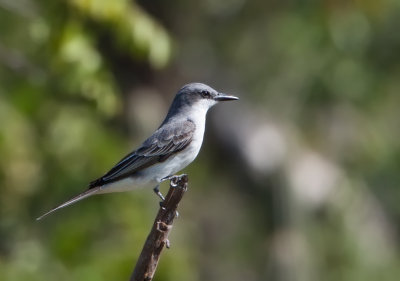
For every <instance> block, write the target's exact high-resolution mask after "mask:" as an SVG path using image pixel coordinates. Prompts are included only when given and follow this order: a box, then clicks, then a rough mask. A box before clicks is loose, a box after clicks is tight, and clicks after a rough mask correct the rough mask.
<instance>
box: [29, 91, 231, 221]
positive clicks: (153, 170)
mask: <svg viewBox="0 0 400 281" xmlns="http://www.w3.org/2000/svg"><path fill="white" fill-rule="evenodd" d="M229 100H238V98H237V97H234V96H229V95H226V94H223V93H219V92H217V91H216V90H214V89H213V88H211V87H209V86H207V85H205V84H202V83H191V84H187V85H185V86H183V87H182V88H181V89H180V90H179V91H178V93H177V94H176V96H175V98H174V100H173V102H172V104H171V106H170V108H169V111H168V114H167V116H166V117H165V119H164V121H163V122H162V123H161V125H160V127H159V128H158V129H157V130H156V131H155V132H154V134H153V135H152V136H151V137H149V138H148V139H147V140H145V141H144V142H143V144H142V145H141V146H140V147H139V148H138V149H136V150H135V151H133V152H131V153H130V154H128V155H126V156H125V157H124V158H123V159H122V160H121V161H119V162H118V163H117V164H116V165H115V166H114V167H113V168H112V169H111V170H110V171H108V172H107V173H106V174H105V175H103V176H102V177H100V178H98V179H96V180H94V181H92V182H90V183H89V188H88V189H87V190H86V191H84V192H82V193H80V194H78V195H77V196H75V197H73V198H71V199H70V200H68V201H66V202H64V203H62V204H61V205H59V206H57V207H55V208H53V209H51V210H50V211H48V212H47V213H45V214H44V215H42V216H40V217H39V218H37V220H40V219H41V218H43V217H45V216H47V215H48V214H50V213H52V212H54V211H56V210H58V209H61V208H64V207H66V206H68V205H71V204H73V203H75V202H77V201H80V200H82V199H84V198H87V197H89V196H92V195H95V194H101V193H111V192H121V191H128V190H132V189H134V188H135V187H139V186H149V185H151V186H152V187H154V186H155V187H154V188H153V190H154V192H155V193H157V194H158V196H160V197H161V199H163V196H162V194H161V193H160V191H159V184H160V183H161V182H162V181H164V180H166V179H169V178H171V176H172V175H173V174H175V173H177V172H178V171H180V170H182V169H183V168H185V167H186V166H187V165H189V164H190V163H191V162H192V161H193V160H194V159H195V158H196V156H197V154H198V153H199V151H200V148H201V144H202V143H203V136H204V129H205V123H206V113H207V111H208V110H209V109H210V108H211V107H212V106H214V105H215V104H217V103H218V102H219V101H229Z"/></svg>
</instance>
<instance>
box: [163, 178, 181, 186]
mask: <svg viewBox="0 0 400 281" xmlns="http://www.w3.org/2000/svg"><path fill="white" fill-rule="evenodd" d="M176 177H178V176H175V175H170V176H167V177H164V178H162V179H161V181H160V182H163V181H167V180H172V179H174V178H176ZM171 186H172V187H176V186H177V185H176V184H175V183H174V182H173V181H171Z"/></svg>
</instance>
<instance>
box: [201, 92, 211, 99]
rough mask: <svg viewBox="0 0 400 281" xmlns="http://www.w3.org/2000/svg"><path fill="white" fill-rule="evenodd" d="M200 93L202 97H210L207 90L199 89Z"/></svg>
mask: <svg viewBox="0 0 400 281" xmlns="http://www.w3.org/2000/svg"><path fill="white" fill-rule="evenodd" d="M201 95H202V96H203V98H209V97H211V94H210V92H209V91H201Z"/></svg>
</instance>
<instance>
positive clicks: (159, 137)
mask: <svg viewBox="0 0 400 281" xmlns="http://www.w3.org/2000/svg"><path fill="white" fill-rule="evenodd" d="M194 130H195V124H194V123H193V122H192V121H191V120H186V121H183V122H181V123H174V124H164V125H163V126H161V127H160V128H159V129H158V130H157V131H156V132H155V133H154V134H153V135H152V136H151V137H149V138H148V139H147V140H146V141H145V142H144V143H143V144H142V145H141V146H140V147H139V148H138V149H137V150H136V151H133V152H132V153H130V154H128V155H126V156H125V157H124V158H123V159H122V160H121V161H119V162H118V163H117V164H116V165H115V166H114V167H113V168H112V169H111V170H110V171H109V172H107V173H106V174H105V175H104V176H102V177H100V178H98V179H97V180H94V181H92V182H91V183H90V185H89V187H90V188H94V187H96V186H99V185H104V184H107V183H110V182H114V181H116V180H119V179H122V178H125V177H127V176H130V175H132V174H134V173H135V172H137V171H139V170H141V169H144V168H146V167H149V166H151V165H153V164H156V163H158V162H163V161H165V160H167V159H168V158H169V157H170V156H172V155H173V154H175V153H176V152H179V151H181V150H183V149H185V148H186V147H187V146H188V145H189V144H190V142H191V141H192V138H193V134H194Z"/></svg>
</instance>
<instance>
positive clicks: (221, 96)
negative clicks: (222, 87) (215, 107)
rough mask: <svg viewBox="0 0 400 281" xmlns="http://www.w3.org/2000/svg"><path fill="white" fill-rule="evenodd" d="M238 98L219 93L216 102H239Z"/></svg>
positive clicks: (215, 98)
mask: <svg viewBox="0 0 400 281" xmlns="http://www.w3.org/2000/svg"><path fill="white" fill-rule="evenodd" d="M238 99H239V98H238V97H235V96H229V95H226V94H223V93H218V96H215V97H214V100H216V101H228V100H238Z"/></svg>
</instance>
